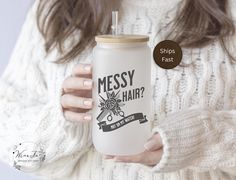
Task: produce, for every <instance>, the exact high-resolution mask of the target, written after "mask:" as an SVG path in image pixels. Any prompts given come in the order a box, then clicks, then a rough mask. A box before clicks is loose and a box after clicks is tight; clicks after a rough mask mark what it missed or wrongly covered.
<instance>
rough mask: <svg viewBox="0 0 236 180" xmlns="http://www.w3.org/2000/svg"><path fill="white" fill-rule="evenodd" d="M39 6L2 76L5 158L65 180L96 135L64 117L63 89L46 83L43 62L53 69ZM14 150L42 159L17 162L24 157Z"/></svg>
mask: <svg viewBox="0 0 236 180" xmlns="http://www.w3.org/2000/svg"><path fill="white" fill-rule="evenodd" d="M38 2H39V0H37V1H36V2H35V3H34V5H33V7H32V8H31V9H30V11H29V12H28V15H27V17H26V21H25V23H24V25H23V28H22V30H21V34H20V36H19V39H18V41H17V43H16V46H15V49H14V51H13V53H12V56H11V58H10V61H9V63H8V65H7V67H6V69H5V71H4V73H3V74H2V76H1V78H0V147H1V148H0V160H2V161H3V162H5V163H7V164H9V165H10V166H13V165H14V166H15V167H16V168H18V169H20V170H27V171H28V172H32V173H33V174H36V175H37V174H38V175H41V174H42V175H43V174H47V175H49V174H53V173H54V174H53V175H54V177H55V176H56V175H58V176H60V177H62V176H63V173H64V174H65V173H70V171H73V168H72V167H73V165H74V164H75V163H76V161H78V159H79V158H80V156H81V155H82V154H84V153H85V152H86V151H87V149H88V147H89V146H90V145H91V141H90V138H91V137H90V133H89V125H88V124H80V123H77V124H76V123H72V122H69V121H66V119H65V118H64V115H63V111H62V108H61V104H60V97H61V93H62V89H58V90H56V91H55V92H51V90H50V89H48V85H47V84H48V83H54V82H47V81H46V79H48V78H45V76H44V73H45V72H43V68H42V64H43V65H44V66H45V68H50V67H54V66H46V65H47V64H44V63H43V62H42V61H44V58H45V52H44V48H43V38H42V37H41V34H40V33H39V31H38V29H37V25H36V17H35V12H36V9H37V4H38ZM44 66H43V67H44ZM55 66H56V65H55ZM40 67H41V68H40ZM62 82H63V79H62V80H61V84H62ZM52 95H53V96H52ZM20 146H21V147H20ZM86 147H87V148H86ZM22 148H23V149H22ZM19 149H21V150H19ZM15 150H18V151H19V152H18V153H20V152H23V151H24V152H23V154H24V155H30V153H32V152H38V153H40V158H38V159H37V158H36V160H37V161H35V162H34V163H27V162H25V163H24V162H22V163H20V164H17V163H19V162H17V161H16V160H18V161H19V160H20V157H19V154H18V157H16V155H14V154H13V152H14V151H15ZM27 153H28V154H27ZM31 155H32V154H31ZM23 158H24V157H23ZM28 160H31V159H30V157H29V159H28ZM14 163H15V164H14ZM65 163H67V165H68V166H67V165H65ZM70 163H71V164H70ZM68 167H70V169H68ZM65 169H67V171H66V170H65Z"/></svg>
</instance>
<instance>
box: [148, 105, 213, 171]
mask: <svg viewBox="0 0 236 180" xmlns="http://www.w3.org/2000/svg"><path fill="white" fill-rule="evenodd" d="M208 113H209V112H208V111H205V110H200V109H198V110H185V111H181V112H177V113H173V114H170V115H168V116H167V117H166V118H165V119H164V120H163V123H162V124H160V125H159V126H157V127H155V128H154V129H153V134H154V133H156V132H157V133H159V134H160V136H161V139H162V142H163V155H162V157H161V160H160V162H159V163H158V164H157V165H155V166H154V167H153V168H152V169H151V170H152V171H154V172H172V171H177V170H180V169H183V168H185V167H187V166H189V165H191V164H192V162H193V161H194V160H196V159H197V157H199V153H200V151H201V149H202V147H204V145H203V144H204V143H207V141H206V140H205V139H206V137H207V136H208V135H209V133H212V132H211V131H210V129H212V128H209V127H211V126H212V124H210V121H209V115H208Z"/></svg>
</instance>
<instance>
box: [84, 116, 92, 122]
mask: <svg viewBox="0 0 236 180" xmlns="http://www.w3.org/2000/svg"><path fill="white" fill-rule="evenodd" d="M84 120H86V121H91V120H92V116H91V115H85V116H84Z"/></svg>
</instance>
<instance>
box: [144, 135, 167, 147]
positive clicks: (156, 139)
mask: <svg viewBox="0 0 236 180" xmlns="http://www.w3.org/2000/svg"><path fill="white" fill-rule="evenodd" d="M162 146H163V144H162V141H161V136H160V135H159V133H156V134H154V135H153V136H152V137H151V138H150V139H149V140H148V141H147V143H146V144H144V148H145V149H146V150H148V151H154V150H158V149H160V148H162Z"/></svg>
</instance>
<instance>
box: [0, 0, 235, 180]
mask: <svg viewBox="0 0 236 180" xmlns="http://www.w3.org/2000/svg"><path fill="white" fill-rule="evenodd" d="M38 1H39V0H37V1H36V2H35V4H34V6H33V7H32V8H31V10H30V11H29V13H28V16H27V19H26V21H25V24H24V26H23V29H22V32H21V35H20V37H19V39H18V42H17V44H16V47H15V49H14V52H13V54H12V57H11V59H10V62H9V64H8V66H7V68H6V69H5V71H4V73H3V75H2V77H1V80H0V87H1V88H0V117H1V118H0V119H1V120H0V147H1V149H0V158H1V160H3V161H4V162H6V163H8V164H9V165H12V163H13V162H12V161H11V158H10V156H11V153H12V149H13V147H14V145H16V144H18V143H19V142H26V141H31V142H34V143H38V144H43V147H44V150H45V152H46V159H45V161H44V162H43V164H42V166H41V167H40V168H39V169H37V170H36V171H34V172H31V173H32V174H35V175H39V176H42V177H44V179H50V180H52V179H63V180H64V179H70V180H73V179H80V180H178V179H179V180H190V179H201V180H209V179H213V180H215V179H224V180H227V179H236V98H235V97H236V64H232V63H231V62H230V59H229V57H228V56H227V55H226V53H225V52H224V51H223V49H222V48H221V46H220V44H219V42H218V41H217V40H216V41H214V42H212V43H211V44H210V45H207V46H205V47H203V48H194V49H183V55H184V57H183V61H184V62H186V63H192V64H191V65H190V66H188V67H176V68H175V69H173V70H164V69H162V68H160V67H158V66H157V65H156V64H155V63H154V61H152V80H151V86H152V97H153V100H152V105H153V106H152V107H153V108H152V111H153V119H151V121H152V126H153V128H152V131H153V133H156V132H158V133H159V134H160V135H161V138H162V141H163V144H164V154H163V156H162V158H161V161H160V162H159V163H158V164H156V165H155V166H153V167H149V166H144V165H141V164H134V163H131V164H129V163H115V162H114V161H113V160H105V159H104V158H103V156H102V155H101V154H99V153H98V152H96V150H94V147H93V146H92V141H91V125H90V124H89V123H85V124H84V123H73V122H69V121H66V119H65V118H64V116H63V113H62V109H61V106H60V96H61V94H62V90H61V86H62V82H63V80H64V79H65V78H66V77H67V76H69V75H70V74H71V71H72V68H73V67H74V66H75V64H77V63H91V62H92V53H91V52H92V51H91V49H86V50H85V51H84V52H83V53H81V54H80V55H79V56H78V57H77V58H75V59H73V60H72V61H71V62H70V63H68V64H65V65H58V64H55V63H52V62H53V61H55V60H56V58H57V57H59V55H60V54H59V53H58V51H57V50H56V49H55V50H54V51H52V52H51V53H50V54H49V55H46V53H45V51H44V41H43V38H42V36H41V35H40V33H39V32H38V29H37V26H36V19H35V12H36V8H37V4H38ZM229 3H230V5H229V7H230V8H231V11H232V16H233V18H234V20H235V19H236V15H235V12H236V3H235V1H234V0H231V1H229ZM181 5H182V1H181V0H173V1H172V0H167V1H166V0H158V1H157V0H123V2H122V7H121V9H120V16H121V17H120V24H119V33H125V34H148V35H149V36H150V42H149V46H150V47H151V48H152V49H153V48H154V47H155V45H156V44H157V43H158V42H160V41H161V40H164V39H165V33H166V32H168V31H169V30H171V29H169V27H168V26H166V25H167V24H168V22H170V21H171V20H172V19H173V18H174V17H175V15H176V13H177V10H178V9H179V6H181ZM157 32H158V33H157ZM78 38H79V32H76V33H74V35H72V36H71V37H70V38H69V39H68V41H67V43H66V44H65V45H66V46H67V47H68V48H69V47H71V45H72V44H73V42H75V41H76V40H78ZM233 38H235V37H232V39H233ZM235 40H236V39H235ZM235 40H234V42H236V41H235ZM232 49H233V48H232ZM232 52H233V53H234V56H235V57H236V54H235V49H233V51H232Z"/></svg>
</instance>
